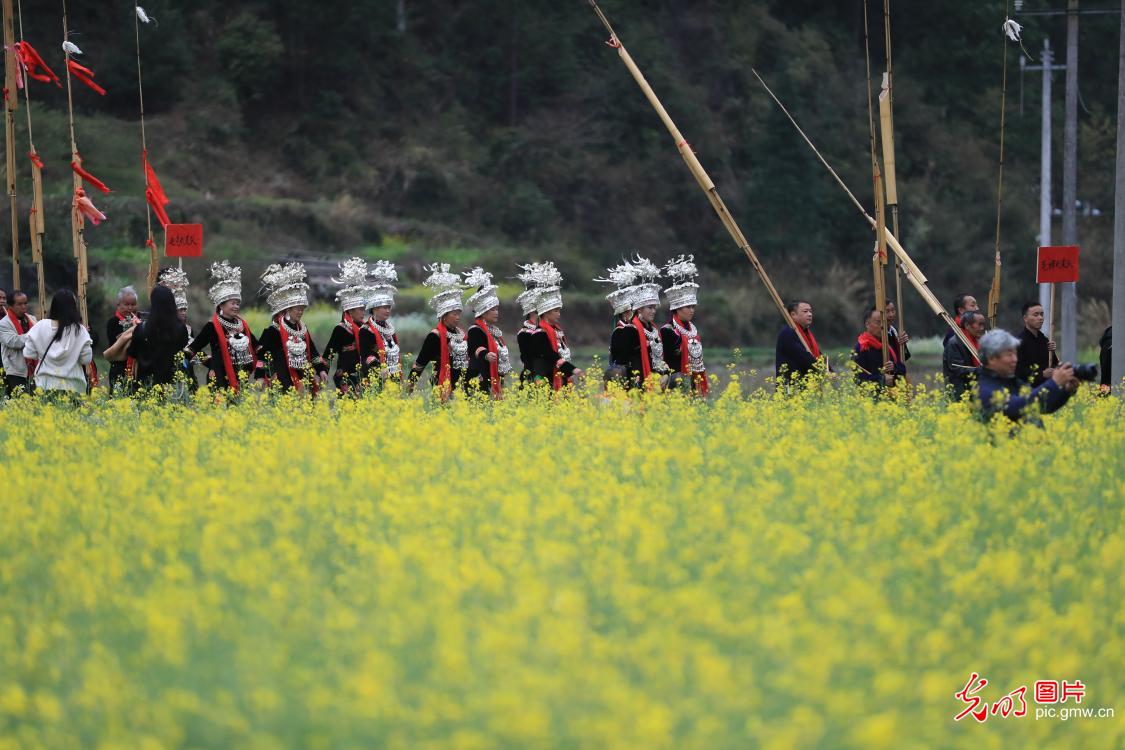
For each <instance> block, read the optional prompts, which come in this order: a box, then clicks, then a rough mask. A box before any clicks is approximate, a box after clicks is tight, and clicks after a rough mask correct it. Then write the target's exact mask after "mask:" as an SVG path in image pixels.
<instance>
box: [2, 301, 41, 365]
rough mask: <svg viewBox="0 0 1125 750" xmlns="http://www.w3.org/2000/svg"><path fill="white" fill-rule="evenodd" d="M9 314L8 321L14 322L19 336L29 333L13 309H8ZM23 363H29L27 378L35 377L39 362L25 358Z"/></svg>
mask: <svg viewBox="0 0 1125 750" xmlns="http://www.w3.org/2000/svg"><path fill="white" fill-rule="evenodd" d="M7 313H8V320H10V321H12V325H13V326H15V329H16V333H17V334H19V335H20V336H22V335H24V334H25V333H27V329H26V328H24V327H23V324H22V323H20V319H19V318H17V317H16V314H15V313H14V312H12V308H10V307H9V308H8V309H7ZM23 361H24V362H26V363H27V377H28V378H31V377H34V375H35V368H36V367H38V366H39V360H37V359H28V358H27V357H24V358H23Z"/></svg>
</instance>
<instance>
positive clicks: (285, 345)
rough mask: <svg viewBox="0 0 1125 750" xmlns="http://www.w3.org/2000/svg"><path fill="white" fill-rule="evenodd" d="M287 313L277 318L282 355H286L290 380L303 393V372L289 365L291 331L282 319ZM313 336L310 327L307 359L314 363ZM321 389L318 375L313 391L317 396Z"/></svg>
mask: <svg viewBox="0 0 1125 750" xmlns="http://www.w3.org/2000/svg"><path fill="white" fill-rule="evenodd" d="M284 315H285V313H281V314H280V315H278V316H277V318H275V319H274V320H275V322H276V323H277V330H278V332H279V333H280V334H281V356H283V357H285V366H286V367H288V368H289V382H290V383H292V384H293V387H294V388H296V389H297V393H302V392H303V391H304V390H305V384H304V381H302V380H301V373H299V372H297V370H296V369H294V368H293V367H290V365H289V333H288V332H287V331H286V330H285V326H284V325H283V324H282V322H281V319H282V317H283V316H284ZM312 351H313V347H312V336H310V335H309V329H308V328H306V329H305V360H306V361H307V362H309V363H312ZM318 390H320V386H319V384H318V383H317V382H316V376H315V375H314V376H313V379H312V393H313V395H314V396H315V395H316V393H317V391H318Z"/></svg>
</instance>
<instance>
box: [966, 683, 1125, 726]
mask: <svg viewBox="0 0 1125 750" xmlns="http://www.w3.org/2000/svg"><path fill="white" fill-rule="evenodd" d="M986 685H988V680H987V679H986V678H985V677H982V676H981V675H979V674H978V673H977V672H973V673H972V675H970V677H969V681H968V682H966V683H965V687H963V688H961V689H960V690H958V691H957V692H956V693H954V694H953V697H954V698H957V699H958V700H959V701H961V702H962V703H963V704H965V707H964V708H963V709H962V710H961V711H960V712H959V713H958V714H957V715H956V716H954V717H953V720H954V721H961V720H962V719H964V718H965V717H966V716H972V717H973V718H974V719H976V720H977V721H978V722H980V723H982V724H983V723H984V722H985V721H987V720H988V717H989V716H997V715H999V717H1000V718H1002V719H1007V718H1010V717H1011V718H1019V717H1023V716H1027V713H1028V711H1027V697H1026V696H1027V685H1020V686H1019V687H1018V688H1016V689H1015V690H1012V691H1011V692H1009V693H1007V694H1006V695H1004V696H1003V697H1001V698H1000V700H998V701H996V702H995V703H993V704H992V706H991V708H990V707H989V705H988V702H987V701H986V700H984V698H982V697H981V696H980V692H981V691H982V690H983V689H984V687H985V686H986ZM1084 697H1086V686H1085V685H1084V684H1083V683H1082V681H1081V680H1074V681H1073V682H1068V681H1067V680H1036V681H1035V685H1034V690H1033V693H1032V698H1033V700H1034V701H1035V704H1036V708H1035V718H1036V720H1038V719H1062V720H1063V721H1066V720H1067V719H1074V718H1082V719H1109V718H1113V716H1114V710H1113V708H1111V707H1104V706H1103V707H1099V708H1094V707H1090V706H1081V705H1080V704H1081V703H1082V699H1083V698H1084ZM1072 699H1073V702H1074V705H1073V706H1067V705H1065V704H1067V703H1068V702H1070V701H1071V700H1072Z"/></svg>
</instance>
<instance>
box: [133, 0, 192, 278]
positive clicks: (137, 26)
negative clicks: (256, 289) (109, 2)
mask: <svg viewBox="0 0 1125 750" xmlns="http://www.w3.org/2000/svg"><path fill="white" fill-rule="evenodd" d="M140 19H141V14H140V3H138V2H136V0H134V2H133V31H134V33H135V34H136V39H137V96H138V98H139V99H140V102H141V152H142V153H143V154H144V164H145V165H147V164H148V142H147V140H146V139H145V88H144V80H143V78H142V77H141V20H140ZM144 173H145V221H146V222H147V224H148V241H147V242H146V243H145V244H146V245H147V246H148V249H149V255H148V288H149V289H152V288H153V287H154V286H156V272H157V266H158V263H157V259H156V242H155V241H154V240H153V238H152V206H150V205H149V204H148V188H149V184H148V168H147V166H145V167H144ZM183 263H184V262H183V261H182V260H181V261H180V267H181V268H183Z"/></svg>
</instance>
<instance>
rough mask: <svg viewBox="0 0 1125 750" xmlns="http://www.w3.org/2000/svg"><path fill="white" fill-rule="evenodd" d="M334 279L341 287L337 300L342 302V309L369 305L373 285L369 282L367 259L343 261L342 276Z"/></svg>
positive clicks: (341, 266) (346, 309) (341, 265)
mask: <svg viewBox="0 0 1125 750" xmlns="http://www.w3.org/2000/svg"><path fill="white" fill-rule="evenodd" d="M332 281H333V282H334V283H336V284H339V285H340V287H341V289H340V291H338V292H336V301H337V302H339V303H340V310H341V311H343V312H347V311H348V310H354V309H356V308H357V307H361V308H366V307H367V298H368V296H370V294H371V287H370V286H369V285H368V283H367V261H365V260H364V259H363V258H350V259H348V260H346V261H344V262H343V263H341V264H340V277H339V278H334V279H332Z"/></svg>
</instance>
